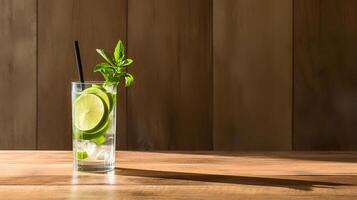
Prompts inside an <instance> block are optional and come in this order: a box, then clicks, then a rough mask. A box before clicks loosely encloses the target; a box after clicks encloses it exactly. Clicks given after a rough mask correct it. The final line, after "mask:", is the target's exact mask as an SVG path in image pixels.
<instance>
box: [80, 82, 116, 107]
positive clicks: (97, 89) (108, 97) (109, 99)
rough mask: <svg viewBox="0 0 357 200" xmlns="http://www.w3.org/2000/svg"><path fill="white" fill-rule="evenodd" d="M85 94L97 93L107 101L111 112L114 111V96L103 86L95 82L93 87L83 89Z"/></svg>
mask: <svg viewBox="0 0 357 200" xmlns="http://www.w3.org/2000/svg"><path fill="white" fill-rule="evenodd" d="M83 94H95V95H97V96H99V97H100V98H102V99H103V101H104V102H105V103H106V105H107V107H108V110H109V113H110V112H111V111H112V109H113V97H112V95H111V94H109V93H107V92H106V90H105V89H104V88H103V87H101V86H99V85H94V84H93V85H92V87H90V88H87V89H85V90H84V91H83Z"/></svg>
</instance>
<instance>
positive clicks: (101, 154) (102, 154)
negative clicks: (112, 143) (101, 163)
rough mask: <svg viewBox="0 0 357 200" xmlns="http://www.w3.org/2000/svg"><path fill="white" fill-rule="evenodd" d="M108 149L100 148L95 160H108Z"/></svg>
mask: <svg viewBox="0 0 357 200" xmlns="http://www.w3.org/2000/svg"><path fill="white" fill-rule="evenodd" d="M110 157H111V156H110V151H108V150H100V151H99V152H98V153H97V160H105V161H108V160H109V159H110Z"/></svg>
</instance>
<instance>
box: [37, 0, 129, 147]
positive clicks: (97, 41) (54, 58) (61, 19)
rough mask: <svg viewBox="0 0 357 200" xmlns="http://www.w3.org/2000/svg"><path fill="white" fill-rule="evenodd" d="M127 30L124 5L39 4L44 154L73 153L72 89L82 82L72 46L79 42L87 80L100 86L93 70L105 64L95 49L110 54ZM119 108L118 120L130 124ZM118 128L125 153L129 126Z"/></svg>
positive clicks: (87, 0) (92, 0)
mask: <svg viewBox="0 0 357 200" xmlns="http://www.w3.org/2000/svg"><path fill="white" fill-rule="evenodd" d="M125 29H126V1H125V0H119V1H117V0H105V1H98V0H79V1H75V0H60V1H58V0H39V1H38V147H39V149H70V148H71V103H70V101H71V100H70V93H71V87H70V86H71V81H73V80H78V78H77V77H78V76H77V74H76V68H75V59H74V53H73V41H74V40H75V39H78V40H79V41H80V46H81V50H82V51H81V54H82V60H83V65H84V75H85V79H86V80H101V77H100V75H99V74H94V73H93V68H94V65H95V64H96V63H98V62H99V61H101V58H100V57H99V56H98V55H97V53H96V52H95V49H96V48H104V49H107V50H110V51H111V50H112V49H113V48H114V45H115V43H116V42H117V40H118V39H119V38H122V39H124V40H125V38H126V34H125V33H126V30H125ZM119 93H120V94H122V93H123V94H125V91H119ZM122 98H123V96H120V97H119V99H120V100H121V99H122ZM119 105H120V106H119V108H118V113H119V118H120V119H125V118H124V117H125V112H126V111H125V110H123V109H122V107H124V104H119ZM122 110H123V111H122ZM119 122H120V123H119V125H118V127H119V136H120V137H119V141H118V144H119V147H122V145H125V143H126V138H125V134H126V131H125V130H123V129H125V124H126V123H125V122H124V121H123V120H119ZM122 124H124V125H123V126H122ZM122 138H124V139H122ZM124 148H126V147H124Z"/></svg>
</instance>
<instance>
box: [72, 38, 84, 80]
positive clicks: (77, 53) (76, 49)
mask: <svg viewBox="0 0 357 200" xmlns="http://www.w3.org/2000/svg"><path fill="white" fill-rule="evenodd" d="M74 53H75V56H76V64H77V69H78V75H79V80H80V81H81V83H84V77H83V69H82V61H81V53H80V51H79V44H78V41H77V40H75V41H74Z"/></svg>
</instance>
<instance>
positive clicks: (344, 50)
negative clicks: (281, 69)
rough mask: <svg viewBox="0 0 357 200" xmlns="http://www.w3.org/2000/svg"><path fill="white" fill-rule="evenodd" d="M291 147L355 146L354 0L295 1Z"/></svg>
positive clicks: (356, 9) (356, 4)
mask: <svg viewBox="0 0 357 200" xmlns="http://www.w3.org/2000/svg"><path fill="white" fill-rule="evenodd" d="M294 2H295V3H294V88H295V89H294V102H295V104H294V147H295V149H296V150H356V149H357V142H356V141H357V134H356V130H357V103H356V102H357V78H356V77H357V68H356V67H357V59H356V52H357V23H356V22H357V21H356V20H357V1H355V0H323V1H320V0H295V1H294Z"/></svg>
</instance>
